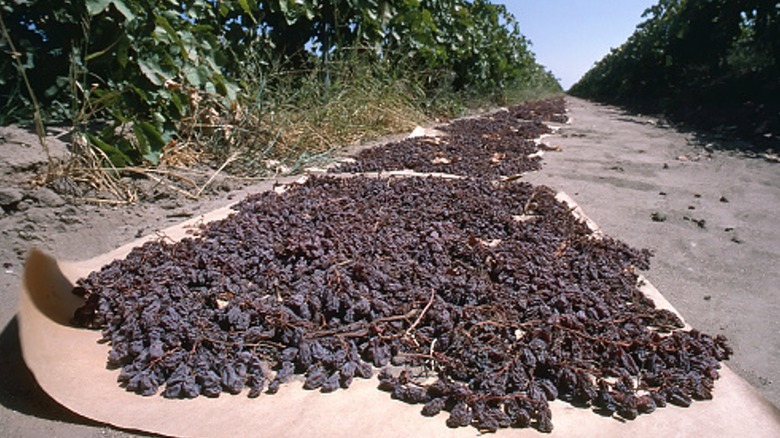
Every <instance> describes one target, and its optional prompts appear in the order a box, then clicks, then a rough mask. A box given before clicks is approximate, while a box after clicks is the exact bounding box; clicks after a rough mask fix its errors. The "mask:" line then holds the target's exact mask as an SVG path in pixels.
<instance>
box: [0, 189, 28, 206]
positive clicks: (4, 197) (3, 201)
mask: <svg viewBox="0 0 780 438" xmlns="http://www.w3.org/2000/svg"><path fill="white" fill-rule="evenodd" d="M23 198H24V193H23V192H22V191H21V190H19V189H16V188H13V187H6V188H0V207H2V208H3V209H4V210H6V211H12V210H14V209H15V208H16V205H17V204H19V202H21V201H22V199H23Z"/></svg>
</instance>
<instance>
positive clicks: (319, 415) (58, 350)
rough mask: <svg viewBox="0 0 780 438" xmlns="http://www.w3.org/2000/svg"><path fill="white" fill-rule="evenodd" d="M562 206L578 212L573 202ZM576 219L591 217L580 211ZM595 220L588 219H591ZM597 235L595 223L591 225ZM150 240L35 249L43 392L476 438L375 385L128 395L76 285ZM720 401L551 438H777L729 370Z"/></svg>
mask: <svg viewBox="0 0 780 438" xmlns="http://www.w3.org/2000/svg"><path fill="white" fill-rule="evenodd" d="M559 199H561V200H564V201H566V202H569V203H571V204H572V205H575V204H573V201H571V199H570V198H568V197H566V196H565V195H562V194H561V195H560V196H559ZM229 213H230V210H229V208H223V209H220V210H216V211H214V212H212V213H209V214H208V215H206V216H204V217H202V218H197V219H193V220H190V221H187V222H185V223H183V224H181V225H178V226H175V227H172V228H170V229H167V230H165V231H164V234H165V235H166V236H167V237H169V238H171V239H174V240H176V239H180V238H182V237H183V236H185V235H186V233H187V230H188V227H190V226H192V225H193V224H195V223H197V222H199V221H204V222H208V221H210V220H215V219H218V218H222V217H225V216H226V215H227V214H229ZM575 214H578V215H580V217H582V218H583V219H587V217H586V216H584V214H583V213H582V211H581V210H579V209H577V210H576V211H575ZM588 220H589V219H588ZM590 224H591V226H592V227H594V229H597V227H596V225H595V224H594V223H592V221H591V222H590ZM153 238H155V236H149V237H146V238H144V239H141V240H139V241H136V242H133V243H131V244H128V245H125V246H123V247H121V248H119V249H117V250H115V251H112V252H110V253H107V254H104V255H101V256H98V257H96V258H93V259H91V260H86V261H81V262H62V261H57V260H55V259H54V258H52V257H50V256H47V255H45V254H43V253H42V252H40V251H36V250H33V251H32V252H31V253H30V256H29V258H28V262H27V266H26V268H25V272H24V282H23V287H22V293H21V299H20V309H19V336H20V341H21V346H22V353H23V356H24V360H25V362H26V363H27V366H28V367H29V368H30V370H31V371H32V372H33V374H34V375H35V378H36V379H37V381H38V383H39V384H40V385H41V387H42V388H43V389H44V390H45V391H46V392H47V393H48V394H49V395H51V396H52V397H53V398H54V399H55V400H57V401H58V402H59V403H61V404H62V405H64V406H66V407H67V408H69V409H70V410H72V411H74V412H77V413H79V414H81V415H83V416H85V417H88V418H91V419H94V420H97V421H100V422H104V423H108V424H112V425H115V426H118V427H122V428H128V429H137V430H142V431H147V432H153V433H159V434H165V435H173V436H182V437H189V436H193V437H224V436H309V435H314V434H316V435H317V436H323V437H327V436H372V437H374V436H376V437H384V436H387V437H418V436H427V437H433V436H435V437H473V436H476V435H478V434H479V433H478V431H477V430H476V429H475V428H473V427H466V428H459V429H449V428H447V426H446V425H445V420H446V418H447V414H446V413H443V414H440V415H438V416H436V417H433V418H426V417H423V416H422V415H420V409H421V406H420V405H408V404H405V403H402V402H399V401H396V400H392V399H391V398H390V395H389V394H388V393H385V392H381V391H379V390H378V389H377V384H378V382H377V380H376V378H374V379H371V380H361V379H355V381H354V382H353V384H352V386H351V387H350V388H349V389H347V390H339V391H336V392H334V393H330V394H321V393H319V392H316V391H306V390H303V389H302V388H301V386H302V382H300V381H294V382H291V383H289V384H287V385H283V386H282V387H281V389H280V390H279V392H278V393H277V394H275V395H267V394H263V395H261V396H260V397H259V398H257V399H249V398H247V396H246V393H242V394H239V395H229V394H222V395H221V396H220V397H219V398H215V399H209V398H206V397H202V396H201V397H198V398H196V399H194V400H168V399H164V398H163V397H161V396H159V395H157V396H151V397H142V396H139V395H136V394H133V393H130V392H126V391H125V390H123V389H122V388H120V387H119V386H118V384H117V381H116V378H117V374H118V371H117V370H113V371H109V370H107V369H106V356H107V353H108V349H109V347H108V346H107V345H102V344H98V339H99V338H100V334H99V333H98V332H96V331H91V330H83V329H77V328H73V327H70V326H68V325H67V321H68V319H69V318H70V315H72V311H73V310H74V309H75V308H76V307H77V306H78V305H79V301H78V300H77V299H74V298H73V296H72V295H71V294H70V289H71V288H72V283H73V282H75V280H76V279H78V278H80V277H83V276H86V275H87V274H88V273H89V272H91V271H94V270H97V269H99V268H101V267H102V266H104V265H105V264H107V263H109V262H110V261H112V260H114V259H116V258H121V257H124V256H125V255H126V254H127V253H128V252H129V251H130V249H131V248H132V247H134V246H137V245H139V244H141V243H143V241H146V240H149V239H153ZM643 291H644V292H645V293H646V294H648V295H649V296H650V297H651V298H652V299H653V300H654V301H655V302H656V304H657V305H658V306H659V307H665V308H668V309H671V310H673V308H672V307H671V305H670V304H669V302H668V301H667V300H666V299H664V298H663V296H661V294H660V293H659V292H658V291H657V290H656V289H655V288H654V287H652V285H650V284H649V283H647V282H646V284H645V285H644V286H643ZM713 395H714V399H713V400H710V401H700V402H699V401H697V402H694V403H693V405H692V406H691V407H689V408H679V407H675V406H669V407H666V408H662V409H658V410H657V411H656V412H655V413H653V414H650V415H641V416H639V418H637V419H636V420H633V421H625V422H624V421H621V420H617V419H615V418H610V417H603V416H600V415H597V414H595V413H593V412H592V411H591V410H590V409H582V408H575V407H573V406H571V405H569V404H567V403H564V402H561V401H558V400H556V401H555V402H553V403H551V408H552V413H553V424H554V426H555V430H554V431H553V433H552V434H550V435H549V436H553V437H594V436H620V437H624V436H632V437H654V438H656V437H675V436H678V437H688V436H696V437H698V436H723V437H727V436H751V437H779V436H780V411H779V410H778V409H777V408H776V407H775V406H774V405H772V404H771V403H770V402H768V401H767V400H765V399H764V398H763V397H762V396H761V395H760V394H759V393H758V392H757V391H756V390H755V389H754V388H753V387H751V386H750V385H749V384H748V383H747V382H746V381H744V380H743V379H742V378H740V377H738V376H737V375H736V374H734V373H733V372H732V371H731V370H730V369H729V368H728V367H725V366H724V367H723V369H722V370H721V378H720V379H719V380H718V381H716V384H715V391H714V392H713ZM496 436H497V437H506V436H512V437H524V436H528V437H530V436H543V435H541V434H540V433H539V432H537V431H536V430H533V429H504V430H500V431H499V432H497V433H496Z"/></svg>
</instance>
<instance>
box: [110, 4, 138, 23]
mask: <svg viewBox="0 0 780 438" xmlns="http://www.w3.org/2000/svg"><path fill="white" fill-rule="evenodd" d="M112 3H113V4H114V7H115V8H116V10H117V11H119V12H120V13H121V14H122V15H124V16H125V19H127V21H133V20H135V17H136V15H135V14H134V13H133V11H132V10H131V9H130V8H129V7H128V6H127V5H126V4H125V2H124V0H113V1H112Z"/></svg>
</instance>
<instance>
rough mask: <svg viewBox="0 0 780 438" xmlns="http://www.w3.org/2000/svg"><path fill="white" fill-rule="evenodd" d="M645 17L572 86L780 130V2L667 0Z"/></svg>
mask: <svg viewBox="0 0 780 438" xmlns="http://www.w3.org/2000/svg"><path fill="white" fill-rule="evenodd" d="M644 17H645V18H646V20H645V21H644V22H643V23H641V24H640V25H639V26H638V27H637V29H636V31H635V33H634V34H633V35H632V36H631V37H630V38H629V39H628V41H627V42H626V43H624V44H623V45H622V46H620V47H618V48H616V49H613V50H612V52H611V53H609V54H608V55H607V56H606V57H605V58H603V59H602V60H601V61H600V62H598V63H597V64H596V65H595V66H594V67H593V68H592V69H591V70H590V71H588V72H587V73H586V74H585V76H584V77H583V78H582V79H581V80H580V81H579V82H578V83H576V84H575V85H574V86H573V87H572V89H571V90H570V92H571V93H572V94H574V95H579V96H582V97H587V98H592V99H596V100H601V101H607V102H613V103H622V104H629V105H636V106H637V107H639V108H641V109H645V110H646V109H650V110H653V111H663V112H666V113H668V114H669V115H670V116H672V117H674V118H677V119H679V120H682V121H687V122H692V123H693V124H696V125H702V126H703V127H706V128H719V129H722V130H725V131H727V132H729V133H731V134H737V135H741V136H746V137H759V138H760V137H763V138H770V139H771V138H774V136H780V79H778V78H780V2H778V1H775V0H696V1H693V0H660V1H659V2H658V4H656V5H655V6H653V7H651V8H649V9H648V10H647V11H646V12H645V15H644Z"/></svg>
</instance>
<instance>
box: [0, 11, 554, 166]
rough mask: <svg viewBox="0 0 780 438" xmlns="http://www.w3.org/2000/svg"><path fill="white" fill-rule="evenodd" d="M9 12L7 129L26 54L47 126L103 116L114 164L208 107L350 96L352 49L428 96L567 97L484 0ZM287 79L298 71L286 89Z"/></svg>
mask: <svg viewBox="0 0 780 438" xmlns="http://www.w3.org/2000/svg"><path fill="white" fill-rule="evenodd" d="M0 8H2V9H0V13H2V14H4V17H5V18H6V22H7V23H8V24H9V27H10V35H11V38H12V39H13V40H14V42H15V44H16V47H17V48H18V50H19V52H20V53H18V54H10V55H8V54H7V52H8V51H7V50H3V49H5V48H6V46H7V44H6V41H3V42H2V43H0V52H3V53H5V54H3V55H0V96H2V101H0V112H1V113H2V114H4V116H5V119H4V120H0V121H2V122H5V123H8V122H11V121H14V120H24V119H25V118H27V117H29V116H30V114H29V111H26V110H25V109H26V108H28V105H27V100H28V99H29V97H28V96H26V95H25V93H24V92H23V91H24V90H23V88H22V87H21V86H20V83H21V82H20V78H19V72H18V70H16V69H15V68H14V66H13V65H12V63H11V60H12V56H16V57H17V59H20V60H21V61H22V64H23V66H24V69H25V72H26V74H27V75H28V76H29V77H30V79H31V83H33V84H35V87H36V88H35V90H34V92H35V94H36V95H37V97H38V99H39V100H40V101H41V102H42V106H43V107H44V108H46V109H47V110H46V112H45V114H44V116H45V117H46V119H47V120H49V121H60V122H69V123H72V124H73V125H74V126H75V127H76V129H77V130H78V131H80V132H81V133H83V134H87V131H89V130H90V126H91V123H92V122H93V121H96V120H97V121H100V122H101V124H102V125H103V126H104V128H103V129H101V130H100V132H97V133H95V132H91V133H90V135H88V136H87V138H88V139H89V140H90V142H91V144H92V145H93V146H95V147H97V148H98V149H100V150H101V151H103V153H104V154H105V155H106V156H107V157H109V158H110V159H111V161H112V162H113V163H114V164H116V165H127V164H135V163H140V162H144V161H145V162H148V163H152V164H156V163H157V161H158V160H159V157H160V154H161V152H162V149H163V147H164V146H165V145H166V144H168V143H169V142H171V141H172V140H173V139H175V138H177V137H180V136H181V135H182V133H183V132H185V131H188V130H189V128H188V127H187V126H184V125H185V124H186V123H193V122H197V121H198V117H199V115H198V113H199V112H202V110H203V105H205V104H209V105H211V106H212V108H216V109H217V110H218V112H224V111H222V109H225V108H234V107H236V105H239V106H242V107H244V108H248V107H252V105H254V103H256V98H257V93H258V92H263V93H265V92H268V91H269V90H276V91H275V92H277V93H282V94H283V92H281V91H279V90H280V88H279V86H277V85H281V84H283V83H284V84H287V85H288V86H290V87H293V88H295V87H300V85H301V84H304V83H309V81H310V79H311V72H312V71H315V70H316V71H317V72H318V73H317V80H318V86H319V88H321V89H322V96H323V99H325V100H328V99H331V98H332V96H333V95H334V94H333V93H341V92H342V91H341V90H338V89H334V90H330V89H329V88H330V87H331V86H332V84H333V83H334V82H332V80H333V81H335V80H337V79H336V78H333V77H332V76H334V75H337V74H339V72H337V71H336V70H338V69H337V68H336V67H333V66H334V65H335V64H334V63H339V62H342V61H343V60H342V59H340V57H341V56H342V55H340V54H343V53H347V52H348V50H347V49H350V50H358V49H359V50H360V52H361V62H365V63H368V64H371V65H372V66H375V67H377V68H381V69H385V72H384V73H383V74H381V75H378V76H377V75H374V76H375V77H381V76H385V77H398V75H400V76H403V77H404V79H403V81H401V82H405V83H409V84H411V83H413V84H415V86H414V87H413V89H416V90H419V93H416V94H415V93H413V94H414V95H416V96H418V97H420V98H421V99H422V100H423V101H424V100H425V99H426V97H425V96H431V95H436V94H440V93H442V92H446V93H450V92H452V93H459V94H462V95H464V96H468V95H482V96H484V95H492V96H496V97H497V98H498V99H501V98H505V97H506V90H508V89H510V88H550V89H559V86H558V84H557V82H556V81H555V79H554V78H553V77H552V75H551V74H550V73H549V72H547V71H545V70H544V69H543V68H541V67H540V66H539V65H538V64H537V63H536V61H535V59H534V56H533V54H532V53H531V52H530V50H529V49H528V42H527V41H526V39H525V38H524V37H523V35H522V34H521V33H520V30H519V28H518V26H517V23H516V21H515V20H514V19H513V17H512V16H511V15H510V14H508V13H507V11H506V9H505V8H504V7H503V6H500V5H494V4H491V3H490V2H488V1H486V0H473V1H467V0H219V1H217V0H178V1H174V0H146V1H141V0H59V1H55V0H15V1H14V2H12V3H6V4H4V5H3V6H1V7H0ZM250 60H251V62H250ZM248 70H252V71H254V72H255V73H256V74H255V75H254V77H253V78H254V79H256V78H262V81H261V82H262V85H259V84H258V83H257V82H256V81H255V82H254V83H253V80H252V78H249V76H248V75H247V71H248ZM281 71H284V72H296V73H295V74H294V75H293V76H294V78H293V79H291V80H287V79H285V80H284V81H279V80H278V78H279V77H281V75H279V74H277V73H279V72H281ZM285 76H288V75H285ZM274 81H277V83H276V84H274ZM340 83H341V84H344V83H345V82H343V81H342V82H340ZM258 87H259V88H258ZM309 90H310V92H311V93H312V94H313V95H316V94H317V93H315V92H314V91H312V90H311V89H310V88H309ZM442 90H444V91H442ZM281 100H284V99H275V101H277V102H278V101H281ZM321 100H322V99H321ZM301 110H304V109H303V108H301Z"/></svg>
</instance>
